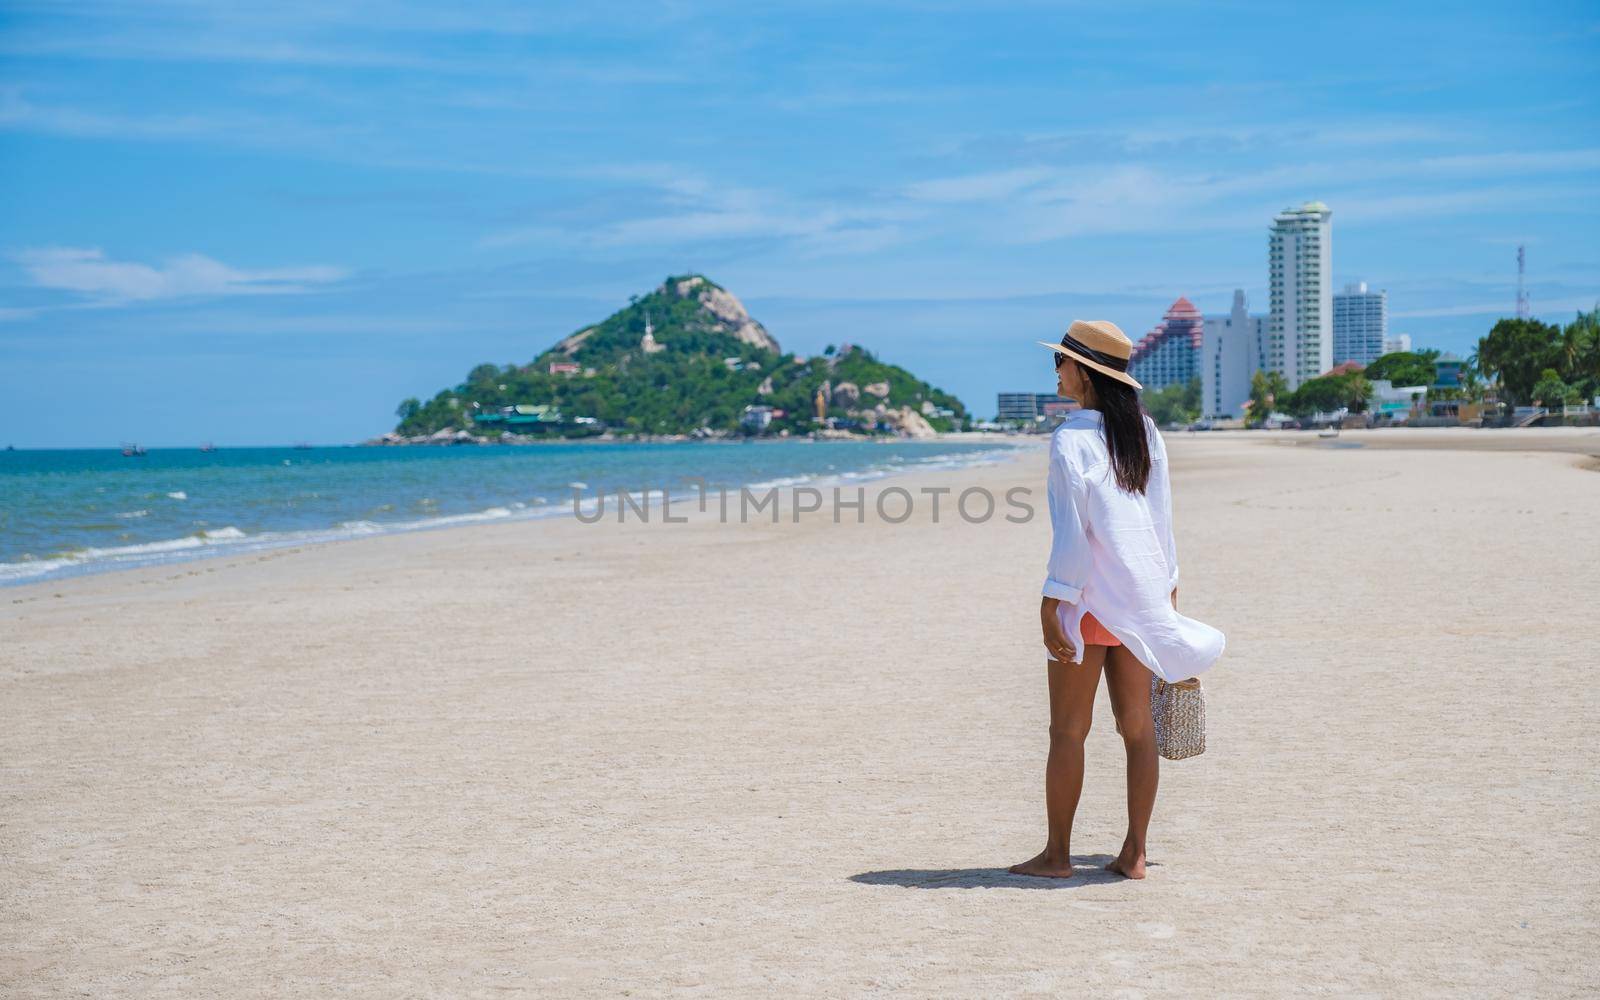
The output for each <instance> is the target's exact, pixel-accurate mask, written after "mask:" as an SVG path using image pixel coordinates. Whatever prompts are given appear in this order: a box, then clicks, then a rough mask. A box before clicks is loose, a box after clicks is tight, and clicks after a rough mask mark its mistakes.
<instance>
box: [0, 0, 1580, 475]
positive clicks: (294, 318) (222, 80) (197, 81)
mask: <svg viewBox="0 0 1600 1000" xmlns="http://www.w3.org/2000/svg"><path fill="white" fill-rule="evenodd" d="M228 6H229V5H224V4H216V3H211V2H204V0H183V2H166V0H145V2H140V3H130V2H123V0H117V2H109V0H81V2H74V3H59V4H58V3H39V2H27V0H12V2H9V3H6V4H4V5H0V218H3V220H4V223H3V225H0V443H4V442H7V441H10V442H15V443H16V444H17V445H18V446H19V447H23V446H35V447H50V446H105V445H113V444H115V443H117V442H118V441H121V440H139V441H141V442H144V443H146V444H151V445H163V444H170V445H188V444H192V443H194V442H196V441H199V440H203V439H210V440H215V441H217V442H219V443H230V444H256V443H283V442H292V441H297V440H309V441H316V442H338V441H351V440H358V439H361V438H364V437H367V436H371V435H374V434H377V433H380V432H382V431H384V430H387V429H388V428H389V427H390V426H391V425H392V423H393V419H392V412H393V409H394V406H395V404H396V403H397V402H398V401H399V400H400V399H402V398H404V397H406V396H411V395H418V396H426V395H429V394H431V393H432V392H434V391H436V390H437V389H439V388H441V387H443V386H446V385H450V384H453V383H455V382H456V381H458V380H459V379H460V378H461V377H462V376H463V375H464V374H465V372H466V371H467V369H468V368H470V367H471V366H472V365H474V364H476V363H478V362H482V361H494V362H501V363H505V362H518V361H526V360H527V359H529V358H531V357H532V356H533V355H535V354H536V353H538V352H539V351H540V350H542V349H543V348H545V347H546V346H548V345H549V344H550V343H552V342H553V341H555V340H556V339H557V338H559V337H561V336H563V335H565V334H567V333H570V332H571V331H573V330H574V329H577V328H578V327H579V326H581V325H583V324H585V323H587V322H589V321H592V320H595V319H598V318H600V317H602V316H604V315H606V314H608V313H610V312H611V311H613V310H614V309H616V308H618V307H619V306H621V305H623V304H625V302H626V300H627V297H628V295H629V294H630V293H635V292H640V291H643V290H646V289H648V288H650V287H653V286H654V285H656V284H658V283H659V282H660V281H661V279H662V278H663V277H664V276H666V275H667V274H670V273H680V272H683V271H688V270H694V271H699V272H702V273H705V274H707V275H709V276H710V277H712V278H713V279H714V280H716V281H718V282H720V283H721V284H723V285H725V286H726V287H728V288H729V289H730V290H732V291H733V292H734V293H735V294H737V295H739V296H740V297H741V298H742V299H743V300H744V302H745V304H746V305H747V306H748V307H749V308H750V311H751V312H752V313H753V314H754V315H755V316H756V317H757V318H758V319H760V320H761V321H762V322H763V323H765V324H766V325H767V327H768V328H769V329H770V330H771V331H772V332H773V333H774V335H776V336H777V337H778V339H779V341H780V342H781V343H782V344H783V345H784V347H785V348H787V349H790V350H794V351H797V352H800V353H813V352H816V351H818V350H820V349H821V348H822V347H823V346H824V345H825V344H828V343H837V342H841V341H850V342H853V343H861V344H865V345H867V346H869V347H871V348H873V349H874V350H876V351H877V352H878V353H879V354H880V355H881V356H882V357H884V358H886V359H887V360H891V361H895V362H899V363H902V364H905V365H906V366H908V367H910V368H912V369H913V370H914V371H916V372H918V373H919V374H920V375H923V376H924V377H926V378H929V379H930V380H932V381H934V382H937V383H939V384H941V385H943V386H945V387H946V388H948V389H951V390H952V391H954V392H956V393H957V394H958V395H960V396H961V397H962V398H963V399H965V400H966V401H967V402H968V404H969V405H971V406H973V407H974V408H975V409H976V410H977V411H978V412H979V413H981V414H987V413H990V412H992V410H993V408H994V398H993V397H994V393H995V392H996V391H998V390H1006V389H1036V390H1039V391H1045V390H1047V389H1048V388H1049V383H1050V379H1049V375H1048V370H1047V368H1046V367H1045V364H1044V362H1043V361H1042V360H1041V359H1040V357H1039V349H1038V348H1036V347H1034V346H1033V341H1035V340H1039V339H1054V338H1055V337H1056V336H1059V331H1060V330H1061V329H1062V328H1063V327H1064V326H1065V325H1066V323H1067V322H1068V321H1069V320H1071V319H1072V318H1073V317H1084V318H1108V319H1111V320H1114V321H1115V322H1116V323H1118V324H1119V325H1121V326H1122V328H1123V329H1124V330H1126V331H1127V332H1128V333H1129V334H1130V336H1133V337H1135V338H1137V337H1138V336H1140V335H1141V334H1143V333H1144V332H1146V331H1147V330H1148V329H1149V328H1150V327H1151V326H1152V325H1154V324H1155V323H1156V322H1157V321H1158V320H1159V318H1160V316H1161V313H1162V312H1163V311H1164V309H1165V308H1166V306H1167V305H1168V304H1169V303H1170V302H1171V301H1172V300H1173V299H1175V298H1176V297H1177V296H1179V295H1187V296H1189V297H1190V298H1191V299H1193V300H1194V301H1195V302H1196V303H1197V304H1198V305H1199V306H1200V307H1201V308H1202V309H1203V310H1205V311H1206V312H1220V311H1224V310H1225V309H1226V307H1227V305H1228V302H1229V300H1230V297H1231V291H1232V289H1233V288H1235V287H1242V288H1244V289H1245V290H1246V291H1247V292H1248V294H1249V296H1250V299H1251V306H1252V309H1254V310H1256V311H1264V310H1265V306H1266V299H1265V270H1266V261H1265V255H1266V228H1267V225H1268V223H1269V222H1270V219H1271V217H1272V215H1273V213H1274V212H1276V211H1278V210H1279V209H1281V208H1283V207H1284V206H1286V205H1289V204H1295V203H1299V202H1301V201H1305V200H1307V199H1311V198H1317V199H1321V200H1323V201H1326V202H1328V203H1329V204H1330V205H1331V206H1332V208H1333V210H1334V272H1335V279H1336V280H1337V281H1338V282H1340V283H1343V282H1346V281H1356V280H1365V281H1367V282H1369V283H1371V284H1373V285H1375V286H1377V287H1381V288H1386V289H1387V290H1388V292H1389V297H1390V310H1391V314H1392V317H1393V318H1392V320H1391V330H1392V331H1395V332H1409V333H1411V334H1412V335H1413V337H1414V339H1415V340H1416V342H1417V343H1418V344H1419V345H1424V346H1436V347H1440V348H1443V349H1450V350H1455V351H1458V352H1461V353H1465V352H1467V351H1469V350H1470V349H1471V346H1472V344H1473V343H1474V342H1475V340H1476V338H1477V337H1478V336H1480V335H1481V334H1482V333H1483V332H1484V331H1486V330H1487V328H1488V327H1489V326H1490V325H1491V324H1492V323H1493V321H1494V319H1495V318H1496V317H1497V316H1500V315H1504V314H1508V313H1509V312H1511V310H1512V307H1513V303H1514V297H1515V247H1516V245H1517V244H1518V243H1519V242H1520V243H1526V244H1527V248H1528V250H1527V252H1528V261H1529V272H1530V282H1529V288H1530V293H1531V297H1532V302H1533V308H1534V312H1535V314H1536V315H1539V316H1541V317H1544V318H1547V319H1560V320H1565V319H1567V318H1569V317H1570V316H1571V314H1572V313H1573V312H1574V311H1576V310H1577V309H1579V308H1588V307H1590V306H1591V305H1592V304H1593V303H1594V301H1595V300H1596V299H1597V298H1600V247H1597V246H1596V243H1595V239H1594V233H1595V231H1596V230H1595V224H1596V221H1597V217H1600V114H1597V95H1600V70H1597V68H1596V67H1597V63H1600V60H1597V58H1596V57H1597V55H1600V11H1597V9H1596V8H1595V7H1594V6H1593V5H1592V4H1586V3H1570V4H1561V3H1537V2H1535V3H1524V4H1518V5H1510V4H1492V5H1487V4H1440V5H1418V4H1395V3H1385V4H1364V3H1352V4H1327V5H1323V6H1322V7H1321V8H1320V9H1318V10H1317V11H1315V12H1312V11H1310V9H1309V8H1305V7H1304V6H1303V5H1292V4H1282V3H1271V4H1252V3H1208V4H1204V5H1198V4H1183V5H1169V4H1150V3H1138V2H1123V3H1114V4H1100V3H1069V4H1049V3H1011V4H1006V3H993V4H983V5H981V6H980V5H966V4H956V3H937V2H901V3H870V2H852V3H832V2H827V0H808V2H806V3H771V4H760V5H753V4H691V3H660V4H650V5H637V4H621V3H609V2H603V0H602V2H588V3H584V4H582V5H578V4H573V5H570V6H569V7H568V8H567V9H565V10H563V9H559V8H556V7H554V6H552V5H547V4H527V3H505V4H497V3H494V2H488V3H478V4H472V5H461V4H437V5H435V4H418V3H400V4H389V3H360V2H347V0H317V2H299V0H286V2H280V3H274V4H270V5H264V4H251V5H248V6H247V7H244V6H243V5H241V9H234V10H229V9H228ZM753 8H754V9H753Z"/></svg>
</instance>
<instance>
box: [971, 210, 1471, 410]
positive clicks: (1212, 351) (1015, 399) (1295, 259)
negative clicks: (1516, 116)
mask: <svg viewBox="0 0 1600 1000" xmlns="http://www.w3.org/2000/svg"><path fill="white" fill-rule="evenodd" d="M1267 288H1268V303H1267V312H1266V313H1265V314H1260V313H1257V314H1252V313H1251V312H1250V309H1249V302H1248V301H1247V300H1246V298H1245V293H1244V290H1243V289H1235V290H1234V293H1233V305H1232V308H1231V309H1229V311H1228V312H1227V313H1224V314H1221V315H1212V316H1202V315H1201V313H1200V310H1199V309H1197V308H1195V305H1194V303H1192V302H1191V301H1189V299H1188V298H1187V297H1182V296H1180V297H1179V298H1178V300H1177V301H1176V302H1174V303H1173V304H1172V305H1171V306H1170V307H1168V309H1167V311H1166V314H1165V315H1164V316H1162V318H1161V322H1159V323H1157V324H1156V326H1155V327H1154V328H1153V329H1152V330H1151V331H1150V332H1149V333H1147V334H1145V335H1144V336H1143V337H1142V338H1140V340H1139V341H1138V342H1137V343H1136V344H1135V345H1134V348H1133V355H1132V357H1131V359H1130V364H1129V372H1130V374H1132V375H1133V377H1134V378H1136V379H1138V380H1139V382H1140V383H1141V384H1142V385H1143V386H1144V389H1145V391H1146V392H1159V391H1160V390H1162V389H1165V388H1167V387H1169V386H1173V385H1183V384H1186V383H1188V382H1190V381H1191V380H1193V379H1196V378H1198V379H1199V380H1200V409H1201V417H1202V418H1204V419H1206V420H1219V419H1231V418H1237V417H1242V416H1244V415H1245V413H1246V412H1247V407H1246V403H1248V401H1249V399H1250V388H1251V381H1252V379H1253V378H1254V376H1255V374H1256V372H1260V371H1266V372H1275V373H1277V374H1278V375H1280V376H1281V377H1282V378H1283V381H1284V384H1285V385H1286V386H1287V387H1288V389H1289V390H1291V391H1293V390H1294V389H1297V388H1299V387H1300V385H1301V384H1302V383H1304V382H1306V381H1308V380H1310V379H1314V378H1317V377H1318V376H1321V375H1326V374H1330V373H1333V372H1335V371H1336V370H1338V371H1344V370H1354V367H1355V366H1360V367H1365V366H1366V365H1370V364H1372V362H1374V361H1376V360H1377V359H1378V358H1380V357H1382V356H1383V355H1385V354H1394V353H1397V352H1409V351H1410V350H1411V337H1410V336H1409V335H1407V334H1403V333H1401V334H1392V335H1391V334H1390V333H1389V296H1388V292H1386V291H1384V290H1383V289H1376V290H1375V289H1371V288H1369V287H1368V286H1367V283H1366V282H1356V283H1353V284H1347V285H1345V287H1344V290H1343V291H1341V292H1334V291H1333V210H1332V209H1330V208H1329V207H1328V206H1327V205H1326V204H1324V203H1322V202H1320V201H1308V202H1306V203H1305V204H1303V205H1301V206H1299V207H1298V208H1286V209H1284V210H1283V211H1282V212H1279V213H1278V214H1277V215H1276V216H1274V217H1273V220H1272V226H1271V229H1270V230H1269V232H1268V239H1267ZM1441 361H1444V366H1443V368H1442V369H1441V371H1440V373H1439V376H1438V380H1437V382H1436V384H1437V385H1443V386H1453V385H1457V384H1459V382H1460V377H1461V376H1460V370H1461V365H1462V362H1461V361H1460V359H1458V358H1455V357H1454V356H1453V355H1452V356H1448V361H1445V360H1444V359H1441ZM1345 365H1350V366H1352V368H1350V369H1345V368H1342V367H1341V366H1345ZM1394 391H1395V392H1396V393H1400V392H1406V391H1414V390H1413V389H1412V387H1401V388H1400V389H1397V390H1394ZM1055 398H1056V397H1053V396H1043V395H1040V394H1037V393H1028V392H1002V393H1000V394H999V401H998V402H999V420H1001V421H1002V422H1013V423H1033V422H1034V421H1036V420H1037V419H1038V418H1040V417H1041V416H1042V415H1043V414H1044V411H1045V407H1044V404H1043V403H1042V401H1043V400H1046V399H1055ZM1063 402H1065V401H1063Z"/></svg>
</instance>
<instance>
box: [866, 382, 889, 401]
mask: <svg viewBox="0 0 1600 1000" xmlns="http://www.w3.org/2000/svg"><path fill="white" fill-rule="evenodd" d="M861 391H862V392H869V393H871V394H872V395H874V396H877V397H878V398H879V399H888V398H889V383H887V382H872V383H869V384H867V385H864V386H862V387H861Z"/></svg>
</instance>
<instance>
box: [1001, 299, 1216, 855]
mask: <svg viewBox="0 0 1600 1000" xmlns="http://www.w3.org/2000/svg"><path fill="white" fill-rule="evenodd" d="M1040 343H1041V344H1042V345H1043V346H1045V347H1048V348H1050V349H1051V350H1052V351H1054V352H1055V358H1054V361H1055V368H1056V383H1057V384H1056V392H1057V393H1058V394H1060V395H1062V396H1070V397H1072V398H1074V399H1077V400H1078V402H1079V403H1081V404H1082V406H1083V408H1082V409H1081V410H1078V411H1076V412H1074V413H1071V414H1069V415H1068V416H1067V418H1066V420H1065V421H1063V423H1062V424H1061V426H1060V427H1059V428H1057V429H1056V432H1055V434H1054V436H1053V437H1052V439H1051V442H1050V479H1049V499H1050V521H1051V525H1052V528H1053V531H1054V535H1053V539H1052V542H1051V545H1050V561H1049V564H1048V569H1047V573H1046V578H1045V582H1044V596H1043V599H1042V600H1041V602H1040V605H1039V617H1040V622H1041V624H1042V626H1043V628H1044V645H1045V650H1046V652H1047V654H1048V656H1049V662H1048V663H1047V665H1046V670H1047V672H1048V675H1049V686H1050V755H1049V758H1048V759H1047V761H1046V763H1045V781H1044V789H1045V813H1046V816H1047V818H1048V821H1049V835H1048V839H1047V840H1046V842H1045V848H1044V850H1043V851H1041V852H1040V853H1039V855H1038V856H1037V857H1035V858H1033V859H1032V860H1029V861H1024V862H1023V863H1021V864H1019V865H1013V866H1012V867H1011V869H1010V870H1011V871H1013V872H1015V873H1017V874H1019V875H1039V876H1045V877H1052V878H1067V877H1069V876H1070V875H1071V874H1072V859H1071V857H1070V856H1069V845H1070V842H1071V838H1072V819H1073V814H1074V813H1075V812H1076V811H1077V808H1078V796H1079V793H1080V792H1081V791H1082V790H1083V744H1084V738H1085V737H1087V736H1088V734H1089V723H1090V718H1091V716H1092V714H1093V711H1094V696H1095V691H1096V689H1097V688H1098V687H1099V685H1100V672H1101V670H1102V669H1104V671H1105V675H1106V686H1107V688H1108V690H1109V691H1110V694H1111V709H1112V712H1113V713H1114V714H1115V715H1116V718H1117V731H1118V732H1120V733H1121V734H1122V741H1123V745H1124V747H1125V748H1126V750H1127V757H1128V835H1127V838H1126V839H1125V840H1123V842H1122V850H1121V851H1120V852H1119V853H1118V855H1117V857H1116V859H1115V860H1114V861H1112V862H1111V863H1110V864H1108V865H1106V867H1107V868H1109V869H1110V870H1111V871H1114V872H1117V873H1118V874H1121V875H1125V876H1127V877H1128V878H1144V868H1145V834H1146V831H1147V830H1148V828H1149V826H1150V814H1151V812H1152V811H1153V810H1154V808H1155V803H1156V780H1157V766H1158V765H1157V760H1158V758H1157V756H1156V740H1155V727H1154V724H1153V723H1152V721H1151V718H1150V685H1151V679H1150V678H1151V674H1152V673H1153V674H1155V675H1156V676H1158V677H1161V678H1162V679H1163V680H1166V681H1171V682H1176V681H1180V680H1184V679H1186V678H1190V677H1194V676H1196V675H1198V674H1200V673H1202V672H1203V671H1205V670H1207V669H1208V668H1210V667H1211V665H1212V664H1213V663H1215V662H1216V661H1217V658H1218V657H1220V656H1221V655H1222V647H1223V636H1222V633H1221V632H1218V631H1217V630H1216V629H1214V628H1212V627H1211V626H1209V625H1205V624H1203V623H1201V622H1197V621H1195V620H1194V619H1192V618H1185V617H1183V616H1182V615H1180V614H1178V612H1177V607H1178V557H1177V549H1176V548H1175V546H1174V545H1173V540H1172V494H1171V487H1170V483H1169V480H1168V477H1167V450H1166V445H1165V444H1164V443H1163V442H1162V440H1161V434H1160V432H1158V431H1157V430H1156V426H1155V423H1154V421H1152V420H1151V419H1150V418H1149V417H1148V416H1146V415H1145V412H1144V407H1143V405H1142V404H1141V403H1140V402H1139V394H1138V391H1139V388H1140V386H1139V383H1138V382H1136V381H1134V380H1133V378H1132V377H1131V376H1130V375H1129V374H1128V361H1129V358H1130V357H1131V356H1132V353H1133V344H1132V343H1131V342H1130V341H1129V340H1128V338H1127V337H1126V336H1125V335H1124V334H1123V332H1122V331H1121V330H1119V329H1117V327H1116V325H1115V324H1113V323H1108V322H1104V321H1098V320H1097V321H1093V322H1084V321H1078V322H1074V323H1073V324H1072V326H1071V328H1070V329H1068V330H1067V333H1066V336H1064V337H1062V338H1061V343H1060V344H1049V343H1045V342H1043V341H1040Z"/></svg>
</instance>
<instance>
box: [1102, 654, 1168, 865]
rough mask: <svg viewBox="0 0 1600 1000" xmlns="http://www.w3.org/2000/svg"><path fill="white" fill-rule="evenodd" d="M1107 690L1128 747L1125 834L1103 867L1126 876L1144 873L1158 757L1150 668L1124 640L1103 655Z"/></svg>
mask: <svg viewBox="0 0 1600 1000" xmlns="http://www.w3.org/2000/svg"><path fill="white" fill-rule="evenodd" d="M1106 690H1107V692H1108V693H1109V694H1110V695H1111V710H1112V711H1113V712H1114V713H1116V716H1117V731H1118V732H1120V733H1121V734H1122V744H1123V747H1124V748H1125V749H1126V750H1127V753H1128V836H1127V838H1126V839H1125V840H1123V842H1122V851H1121V853H1119V854H1118V855H1117V859H1116V860H1115V861H1113V862H1111V863H1110V864H1108V865H1106V867H1107V868H1108V869H1110V870H1111V871H1114V872H1116V873H1117V874H1119V875H1125V876H1127V877H1128V878H1144V863H1145V860H1144V854H1145V836H1146V834H1147V833H1148V832H1149V830H1150V814H1151V813H1152V812H1154V811H1155V807H1156V783H1157V780H1158V778H1159V777H1160V758H1159V757H1158V756H1157V755H1156V731H1155V724H1154V723H1153V722H1152V721H1151V719H1150V671H1148V670H1146V669H1145V666H1144V664H1142V663H1140V662H1139V658H1138V657H1136V656H1134V655H1133V653H1132V652H1130V651H1129V650H1128V647H1126V646H1113V647H1112V648H1111V650H1110V651H1109V652H1108V653H1107V655H1106Z"/></svg>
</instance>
